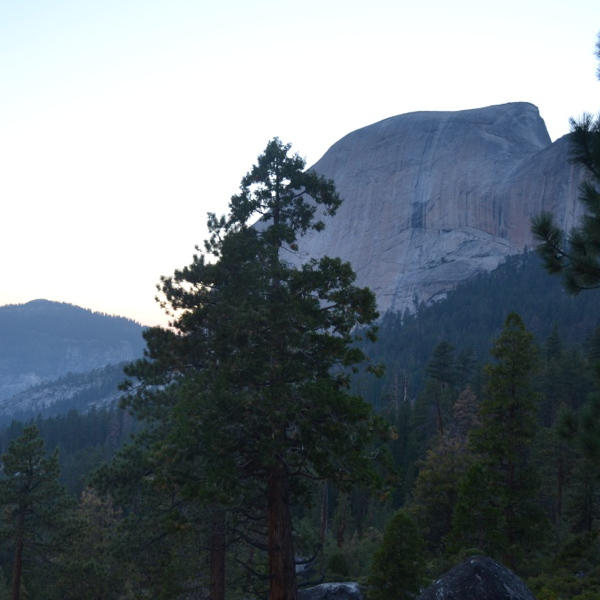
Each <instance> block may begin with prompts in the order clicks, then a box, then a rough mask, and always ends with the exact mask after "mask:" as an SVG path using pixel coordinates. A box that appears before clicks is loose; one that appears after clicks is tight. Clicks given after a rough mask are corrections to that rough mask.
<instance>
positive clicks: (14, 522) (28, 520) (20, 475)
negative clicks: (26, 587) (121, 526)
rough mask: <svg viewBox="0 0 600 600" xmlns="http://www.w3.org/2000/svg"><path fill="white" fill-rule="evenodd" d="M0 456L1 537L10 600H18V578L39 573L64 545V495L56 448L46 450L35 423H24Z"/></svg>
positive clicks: (19, 583) (27, 577)
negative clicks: (9, 561) (7, 547)
mask: <svg viewBox="0 0 600 600" xmlns="http://www.w3.org/2000/svg"><path fill="white" fill-rule="evenodd" d="M0 460H1V463H2V474H3V478H2V479H0V506H2V507H3V510H4V515H3V517H4V518H3V520H2V539H5V540H7V539H8V540H10V541H11V544H12V547H13V556H14V558H13V567H12V593H11V599H12V600H19V598H20V597H21V580H22V579H27V581H29V582H35V579H36V578H40V575H41V573H40V572H43V571H44V570H45V569H44V566H45V565H47V564H49V562H50V561H51V560H52V558H53V556H54V555H56V554H57V553H58V551H59V550H60V549H61V547H62V544H64V541H65V540H64V535H65V531H66V511H67V509H68V506H69V499H68V496H67V495H66V493H65V492H64V490H63V488H62V487H61V486H60V484H59V482H58V477H59V471H60V468H59V464H58V453H57V452H55V453H54V454H52V455H50V456H47V455H46V453H45V451H44V442H43V440H42V439H41V438H40V437H39V431H38V429H37V427H35V426H30V427H26V428H25V429H24V431H23V435H22V436H21V437H20V438H18V439H17V440H15V441H14V442H12V443H11V444H10V446H9V448H8V450H7V452H6V453H5V454H3V455H2V457H1V459H0ZM25 565H28V566H27V568H25ZM42 580H43V579H42Z"/></svg>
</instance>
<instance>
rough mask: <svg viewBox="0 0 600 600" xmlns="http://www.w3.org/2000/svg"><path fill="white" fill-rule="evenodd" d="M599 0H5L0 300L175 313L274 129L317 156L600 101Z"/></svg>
mask: <svg viewBox="0 0 600 600" xmlns="http://www.w3.org/2000/svg"><path fill="white" fill-rule="evenodd" d="M599 31H600V4H599V3H598V0H571V1H570V2H565V1H564V0H543V1H541V0H540V1H537V0H519V1H515V0H504V1H503V2H497V1H496V2H488V1H487V0H476V1H470V0H454V1H453V2H448V1H447V0H422V1H421V2H415V1H414V0H411V1H406V0H390V1H388V0H369V1H368V2H365V1H364V0H361V1H360V2H358V1H354V0H343V1H342V0H339V1H338V0H295V1H293V2H292V1H288V0H245V1H244V0H219V1H218V2H217V1H216V0H210V1H209V0H169V1H166V0H163V1H157V0H101V1H99V0H94V1H93V2H91V1H88V0H0V202H1V210H2V220H1V235H0V282H1V283H0V305H4V304H20V303H24V302H28V301H30V300H34V299H38V298H46V299H48V300H55V301H60V302H68V303H71V304H76V305H79V306H83V307H85V308H89V309H92V310H94V311H100V312H104V313H108V314H115V315H121V316H125V317H128V318H131V319H134V320H136V321H138V322H140V323H142V324H144V325H157V324H161V325H165V324H166V323H167V318H166V317H165V316H164V314H163V312H162V311H161V309H160V307H159V306H158V304H157V303H156V302H155V299H154V298H155V295H156V287H155V286H156V283H157V282H158V281H159V279H160V276H161V275H170V274H172V273H173V271H174V270H175V269H177V268H181V267H183V266H185V265H187V264H189V263H190V262H191V260H192V255H193V254H194V252H195V246H196V245H198V244H202V241H203V240H204V238H205V237H206V235H207V231H206V227H205V224H206V213H207V212H209V211H210V212H215V213H217V214H222V213H225V212H226V211H227V204H228V201H229V199H230V197H231V195H232V194H235V193H236V192H237V190H238V186H239V182H240V180H241V178H242V177H243V176H244V175H245V174H246V172H247V171H248V170H249V169H250V168H251V166H252V165H253V164H254V162H255V159H256V157H257V156H258V155H259V154H260V153H261V152H262V150H263V149H264V148H265V146H266V144H267V142H268V141H269V140H270V139H272V138H273V137H275V136H278V137H279V138H280V139H281V140H283V141H284V142H286V143H291V144H292V147H293V149H294V150H295V151H297V152H298V153H299V154H300V155H301V156H303V157H304V158H305V159H306V160H307V164H308V165H311V164H314V163H315V162H316V161H317V160H318V159H319V158H320V157H321V156H322V155H323V154H324V153H325V152H326V151H327V149H328V148H329V147H330V146H331V145H333V144H334V143H335V142H336V141H337V140H338V139H340V138H341V137H343V136H344V135H346V134H347V133H350V132H351V131H354V130H356V129H359V128H361V127H364V126H367V125H370V124H372V123H375V122H377V121H380V120H382V119H385V118H388V117H391V116H394V115H398V114H403V113H407V112H413V111H421V110H434V111H437V110H441V111H446V110H463V109H469V108H477V107H481V106H489V105H493V104H502V103H505V102H517V101H526V102H531V103H533V104H535V105H536V106H537V107H538V108H539V110H540V114H541V116H542V118H543V119H544V121H545V122H546V126H547V128H548V131H549V133H550V136H551V138H552V139H553V140H555V139H557V138H559V137H561V136H562V135H565V134H566V133H567V132H568V129H569V117H571V116H578V115H581V114H582V113H584V112H592V113H596V112H598V110H599V109H600V96H599V92H600V82H599V81H598V80H597V79H596V69H597V66H598V65H597V61H596V59H595V56H594V46H595V43H596V38H597V34H598V32H599Z"/></svg>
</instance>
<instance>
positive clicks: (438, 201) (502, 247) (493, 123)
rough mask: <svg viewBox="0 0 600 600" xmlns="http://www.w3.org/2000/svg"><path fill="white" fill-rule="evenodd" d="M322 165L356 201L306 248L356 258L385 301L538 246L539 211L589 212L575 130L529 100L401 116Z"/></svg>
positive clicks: (436, 289)
mask: <svg viewBox="0 0 600 600" xmlns="http://www.w3.org/2000/svg"><path fill="white" fill-rule="evenodd" d="M313 168H314V169H315V171H317V172H319V173H320V174H322V175H325V176H326V177H328V178H331V179H333V180H334V181H335V183H336V186H337V189H338V191H339V193H340V196H341V197H342V198H343V199H344V203H343V204H342V207H341V208H340V210H339V211H338V213H337V215H336V216H335V217H334V218H333V219H329V218H325V219H324V220H325V222H326V229H325V231H324V232H322V233H320V234H317V233H313V232H310V233H309V234H307V235H306V236H305V237H304V238H303V239H302V241H301V245H300V251H301V254H303V257H304V258H306V256H314V257H319V256H323V255H329V256H340V257H342V258H343V259H345V260H349V261H350V262H351V263H352V265H353V267H354V270H355V271H356V273H357V280H358V281H357V282H358V284H360V285H366V286H369V287H370V288H371V289H372V290H373V291H374V292H375V293H376V294H377V298H378V303H379V309H380V311H381V312H384V311H387V310H404V309H405V308H409V309H410V308H413V307H414V304H415V302H425V303H429V302H431V301H434V300H436V299H440V298H442V297H444V296H445V293H446V292H447V291H448V290H449V289H452V288H453V287H454V286H455V285H456V284H457V283H459V282H460V281H463V280H465V279H468V278H469V277H472V276H473V275H475V274H477V273H480V272H482V271H490V270H493V269H495V268H496V267H497V266H498V264H499V263H500V262H501V261H502V260H503V259H504V258H505V257H506V256H509V255H512V254H516V253H520V252H523V251H524V250H525V249H526V248H527V247H531V246H532V236H531V233H530V219H531V217H532V216H533V215H535V214H537V213H539V212H541V211H543V210H549V211H551V212H553V213H555V215H556V216H557V220H558V222H559V223H560V225H561V226H562V227H565V228H567V229H569V228H571V227H572V226H573V225H574V224H576V222H577V218H578V216H579V214H580V213H579V212H578V211H580V207H579V203H578V202H577V188H578V185H579V182H580V180H581V176H582V174H581V173H580V171H579V170H578V169H577V168H576V167H573V166H572V165H570V164H569V162H568V140H567V138H566V136H565V137H564V138H561V139H560V140H557V141H556V142H554V143H552V142H551V140H550V138H549V136H548V132H547V130H546V126H545V124H544V121H543V120H542V118H541V117H540V115H539V112H538V109H537V108H536V107H535V106H533V105H532V104H528V103H523V102H519V103H511V104H504V105H500V106H491V107H487V108H481V109H474V110H465V111H459V112H417V113H410V114H405V115H399V116H396V117H392V118H389V119H386V120H384V121H381V122H379V123H375V124H374V125H370V126H368V127H365V128H363V129H359V130H357V131H354V132H353V133H350V134H348V135H347V136H345V137H344V138H342V139H341V140H340V141H338V142H337V143H336V144H334V145H333V146H332V147H331V148H330V149H329V150H328V151H327V153H326V154H325V155H324V156H323V158H321V160H319V162H317V163H316V164H315V165H314V167H313Z"/></svg>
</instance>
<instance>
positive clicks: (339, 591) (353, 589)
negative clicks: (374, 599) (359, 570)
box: [298, 582, 363, 600]
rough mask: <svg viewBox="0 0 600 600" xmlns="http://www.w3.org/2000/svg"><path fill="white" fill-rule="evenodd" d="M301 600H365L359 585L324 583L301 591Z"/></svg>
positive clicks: (352, 583)
mask: <svg viewBox="0 0 600 600" xmlns="http://www.w3.org/2000/svg"><path fill="white" fill-rule="evenodd" d="M298 599H299V600H363V595H362V593H361V590H360V586H359V585H358V583H354V582H347V583H323V584H321V585H317V586H315V587H312V588H307V589H305V590H300V591H299V592H298Z"/></svg>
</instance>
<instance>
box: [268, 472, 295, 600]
mask: <svg viewBox="0 0 600 600" xmlns="http://www.w3.org/2000/svg"><path fill="white" fill-rule="evenodd" d="M267 519H268V521H267V527H268V543H269V600H297V598H298V584H297V582H296V560H295V556H294V538H293V536H292V514H291V511H290V480H289V473H288V472H287V470H286V468H285V467H284V466H283V465H282V464H281V463H279V462H278V463H276V464H275V466H274V467H273V468H272V469H271V472H270V474H269V478H268V482H267Z"/></svg>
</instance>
